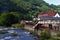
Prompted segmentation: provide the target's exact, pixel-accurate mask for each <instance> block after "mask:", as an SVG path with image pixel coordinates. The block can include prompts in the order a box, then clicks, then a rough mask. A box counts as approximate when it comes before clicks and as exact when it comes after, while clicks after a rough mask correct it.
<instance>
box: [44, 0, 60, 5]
mask: <svg viewBox="0 0 60 40" xmlns="http://www.w3.org/2000/svg"><path fill="white" fill-rule="evenodd" d="M44 1H45V2H47V3H49V4H54V5H60V0H44Z"/></svg>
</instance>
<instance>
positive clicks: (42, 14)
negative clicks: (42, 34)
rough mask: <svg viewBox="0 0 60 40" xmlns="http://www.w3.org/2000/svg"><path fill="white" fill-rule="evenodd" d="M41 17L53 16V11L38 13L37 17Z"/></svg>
mask: <svg viewBox="0 0 60 40" xmlns="http://www.w3.org/2000/svg"><path fill="white" fill-rule="evenodd" d="M41 16H47V17H48V16H55V12H54V11H53V10H47V11H44V12H42V13H39V14H38V17H41Z"/></svg>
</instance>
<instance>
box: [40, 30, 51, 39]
mask: <svg viewBox="0 0 60 40" xmlns="http://www.w3.org/2000/svg"><path fill="white" fill-rule="evenodd" d="M50 38H51V34H50V30H49V29H46V30H45V31H44V32H41V33H40V40H48V39H50Z"/></svg>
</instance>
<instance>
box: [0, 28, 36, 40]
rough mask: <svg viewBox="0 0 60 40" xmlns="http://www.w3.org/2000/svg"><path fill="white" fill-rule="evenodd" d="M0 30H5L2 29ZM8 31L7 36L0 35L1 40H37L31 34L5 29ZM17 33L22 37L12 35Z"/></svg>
mask: <svg viewBox="0 0 60 40" xmlns="http://www.w3.org/2000/svg"><path fill="white" fill-rule="evenodd" d="M0 30H3V29H1V28H0ZM4 30H5V31H7V33H5V34H0V40H35V39H34V36H33V35H32V34H30V32H28V31H25V30H20V29H7V28H5V29H4ZM12 32H15V33H17V34H20V36H12V35H11V33H12Z"/></svg>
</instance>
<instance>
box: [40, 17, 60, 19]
mask: <svg viewBox="0 0 60 40" xmlns="http://www.w3.org/2000/svg"><path fill="white" fill-rule="evenodd" d="M40 20H60V17H40Z"/></svg>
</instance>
